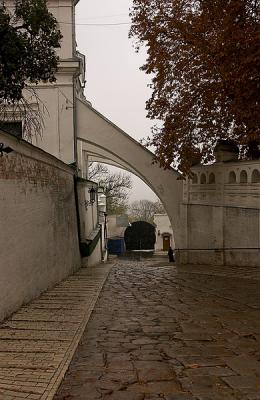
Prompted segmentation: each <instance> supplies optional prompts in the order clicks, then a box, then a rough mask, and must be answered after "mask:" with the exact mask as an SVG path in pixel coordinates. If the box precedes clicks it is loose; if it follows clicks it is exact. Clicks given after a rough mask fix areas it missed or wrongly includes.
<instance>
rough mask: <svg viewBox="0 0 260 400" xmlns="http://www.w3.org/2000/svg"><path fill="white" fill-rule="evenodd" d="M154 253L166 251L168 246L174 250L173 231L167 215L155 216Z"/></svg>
mask: <svg viewBox="0 0 260 400" xmlns="http://www.w3.org/2000/svg"><path fill="white" fill-rule="evenodd" d="M154 224H155V236H156V242H155V246H154V248H155V251H160V250H163V251H168V249H169V246H171V247H172V248H173V249H174V248H175V243H174V237H173V230H172V226H171V222H170V220H169V217H168V215H167V214H155V215H154Z"/></svg>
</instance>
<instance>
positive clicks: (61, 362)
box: [0, 265, 111, 400]
mask: <svg viewBox="0 0 260 400" xmlns="http://www.w3.org/2000/svg"><path fill="white" fill-rule="evenodd" d="M110 268H111V265H99V266H98V267H92V268H86V269H85V268H83V269H81V270H80V271H79V272H78V273H76V274H75V275H73V276H71V277H69V278H68V279H67V280H65V281H63V282H62V283H61V284H59V285H57V286H56V287H55V288H54V289H52V290H49V291H47V292H45V293H44V294H43V295H42V296H41V297H40V298H39V299H37V300H35V301H33V302H32V303H31V304H29V305H28V306H26V307H22V308H21V309H20V310H19V311H18V312H17V313H15V314H13V316H12V317H11V318H10V319H9V320H7V321H6V322H5V323H3V324H2V325H0V400H18V399H19V400H22V399H23V400H25V399H27V400H29V399H30V400H49V399H52V398H53V396H54V394H55V392H56V390H57V388H58V386H59V384H60V382H61V380H62V378H63V376H64V374H65V372H66V370H67V368H68V365H69V363H70V361H71V358H72V356H73V354H74V352H75V349H76V347H77V345H78V342H79V340H80V337H81V335H82V333H83V331H84V328H85V326H86V323H87V321H88V319H89V317H90V314H91V312H92V310H93V307H94V305H95V303H96V300H97V298H98V296H99V293H100V290H101V288H102V286H103V284H104V282H105V280H106V278H107V275H108V273H109V271H110Z"/></svg>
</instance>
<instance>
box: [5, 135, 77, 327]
mask: <svg viewBox="0 0 260 400" xmlns="http://www.w3.org/2000/svg"><path fill="white" fill-rule="evenodd" d="M0 139H2V138H1V135H0ZM4 139H6V137H5V138H4ZM0 141H2V140H0ZM8 144H9V145H10V144H11V145H15V146H14V147H15V151H14V152H12V153H10V154H8V155H4V156H2V157H0V224H1V229H0V320H3V319H4V318H6V317H7V316H8V315H10V314H11V313H12V312H14V311H15V310H17V309H18V308H19V307H20V306H21V305H22V304H25V303H28V302H29V301H31V300H32V299H33V298H35V297H37V296H38V295H39V294H40V293H41V292H43V291H45V290H46V289H48V288H50V287H52V286H54V285H55V284H56V283H58V282H60V281H61V280H63V279H64V278H65V277H67V276H68V275H69V274H71V273H72V272H73V271H75V270H77V269H78V268H79V267H80V256H79V246H78V233H77V220H76V207H75V196H74V184H73V171H71V170H70V168H69V167H67V166H66V165H65V164H63V163H61V162H60V161H58V160H56V159H55V158H54V157H51V156H49V155H48V154H46V153H44V152H42V151H40V150H38V149H37V148H34V147H33V146H30V145H27V144H25V143H24V142H20V143H17V142H15V141H14V140H13V139H11V143H8ZM24 150H25V151H24Z"/></svg>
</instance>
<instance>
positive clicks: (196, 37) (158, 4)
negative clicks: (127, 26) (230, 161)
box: [130, 0, 260, 173]
mask: <svg viewBox="0 0 260 400" xmlns="http://www.w3.org/2000/svg"><path fill="white" fill-rule="evenodd" d="M259 8H260V1H259V0H212V1H208V0H174V1H172V0H164V1H161V0H133V8H132V12H131V17H132V27H131V31H130V36H132V37H135V38H136V39H137V43H136V47H137V50H138V48H139V46H140V45H141V44H142V43H145V44H146V46H147V51H148V57H147V61H146V63H145V65H144V66H143V67H142V69H143V70H144V71H145V72H146V73H148V74H152V84H151V87H152V89H153V94H152V96H151V98H150V99H149V100H148V102H147V104H146V108H147V110H148V117H150V118H151V119H159V120H162V122H163V125H162V127H154V130H153V135H152V137H151V138H148V141H147V145H154V146H155V148H156V151H155V154H156V159H157V161H159V163H160V165H161V166H163V167H165V168H168V167H170V165H172V163H173V162H174V164H175V165H176V166H178V167H179V169H180V170H181V171H182V172H184V173H187V172H189V169H190V167H191V165H192V160H193V159H194V158H195V159H196V158H200V157H201V158H202V160H203V161H205V162H208V161H211V160H212V148H213V146H214V144H215V143H216V141H217V140H218V139H231V140H234V141H235V142H236V143H237V144H240V145H244V146H246V145H248V143H250V142H252V141H254V140H255V141H258V140H259V135H260V129H259V118H260V117H259V115H260V74H259V71H260V48H259V41H260V29H259V22H260V9H259Z"/></svg>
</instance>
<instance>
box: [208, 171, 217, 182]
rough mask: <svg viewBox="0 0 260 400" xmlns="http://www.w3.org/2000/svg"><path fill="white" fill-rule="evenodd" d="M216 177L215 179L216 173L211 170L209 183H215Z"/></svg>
mask: <svg viewBox="0 0 260 400" xmlns="http://www.w3.org/2000/svg"><path fill="white" fill-rule="evenodd" d="M215 182H216V179H215V174H213V172H211V173H210V174H209V183H215Z"/></svg>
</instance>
